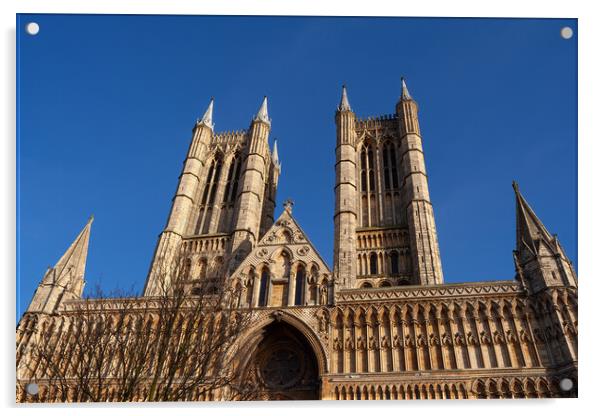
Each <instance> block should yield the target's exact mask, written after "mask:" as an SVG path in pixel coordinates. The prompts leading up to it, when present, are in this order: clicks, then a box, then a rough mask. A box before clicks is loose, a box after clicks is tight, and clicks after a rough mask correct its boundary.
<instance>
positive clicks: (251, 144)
mask: <svg viewBox="0 0 602 416" xmlns="http://www.w3.org/2000/svg"><path fill="white" fill-rule="evenodd" d="M213 105H214V100H213V99H211V101H210V102H209V106H208V108H207V110H206V111H205V113H204V115H203V117H202V118H201V119H200V120H197V122H196V124H195V127H194V128H193V135H192V140H191V144H190V147H189V149H188V153H187V156H186V159H185V160H184V167H183V169H182V173H181V175H180V180H179V184H178V188H177V191H176V195H175V196H174V198H173V202H172V208H171V212H170V214H169V217H168V220H167V225H166V226H165V229H164V230H163V232H162V233H161V235H160V236H159V241H158V243H157V248H156V250H155V255H154V258H153V261H152V264H151V268H150V271H149V275H148V278H147V281H146V286H145V289H144V294H145V295H147V296H152V295H158V294H161V293H162V292H163V291H164V290H165V289H166V288H168V287H169V286H170V283H171V281H172V279H173V278H174V276H176V275H177V276H180V277H181V278H183V279H184V282H185V283H186V285H188V286H190V287H191V289H193V288H194V287H195V284H196V283H197V282H200V281H201V280H203V279H212V281H216V282H217V281H219V280H220V279H223V278H225V276H226V275H227V274H228V272H229V271H230V270H231V268H232V267H235V265H236V264H237V263H239V262H240V258H244V256H245V255H246V253H248V252H250V250H251V248H252V247H253V246H254V244H256V242H257V241H258V240H259V238H260V234H261V231H262V230H263V231H265V230H266V229H267V228H269V227H270V226H271V225H272V223H273V222H274V205H275V199H276V188H277V185H278V176H279V174H280V169H281V167H280V161H279V160H278V154H277V150H276V149H275V148H274V152H273V153H272V152H270V148H269V145H268V135H269V131H270V126H271V122H270V119H269V118H268V113H267V98H264V100H263V102H262V104H261V107H260V109H259V112H258V113H257V115H256V116H255V117H254V118H253V121H252V122H251V126H250V127H249V129H248V130H238V131H227V132H215V131H214V123H213ZM260 226H261V227H260ZM241 256H242V257H241ZM233 265H234V266H233Z"/></svg>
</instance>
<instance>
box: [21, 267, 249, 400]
mask: <svg viewBox="0 0 602 416" xmlns="http://www.w3.org/2000/svg"><path fill="white" fill-rule="evenodd" d="M171 266H172V267H167V268H166V269H165V270H163V271H160V277H159V278H158V281H159V283H160V284H159V286H160V288H159V290H158V291H157V293H158V294H157V295H156V296H152V297H142V296H126V295H125V294H124V293H112V294H111V296H106V295H104V294H103V293H102V291H100V290H97V291H96V292H95V293H94V296H93V297H86V298H85V299H81V300H77V301H69V302H66V303H65V305H64V309H63V310H62V311H61V312H60V313H59V314H58V315H57V316H52V317H42V318H41V320H40V321H39V322H37V323H36V325H35V329H34V330H33V331H34V334H33V335H32V336H31V337H30V338H29V340H28V342H27V343H26V344H27V345H25V346H23V347H21V348H20V349H18V363H19V362H20V363H21V366H24V367H25V368H24V370H23V372H24V373H25V374H26V377H21V382H22V383H23V380H27V381H29V382H36V383H37V384H38V385H39V386H40V392H39V394H38V396H37V399H38V400H39V401H74V402H84V401H92V402H99V401H180V400H202V399H214V398H215V396H216V395H219V396H220V397H221V398H223V399H224V400H245V399H247V398H251V397H253V394H254V392H253V389H254V387H253V383H250V382H249V381H248V380H243V379H241V376H240V374H238V372H237V371H236V367H237V363H238V361H239V359H240V355H239V354H240V345H239V344H238V342H237V340H238V339H239V337H240V335H241V334H242V333H243V332H244V331H245V330H247V329H248V328H249V326H250V324H251V321H252V311H251V310H249V309H245V308H238V307H233V305H237V304H238V302H237V298H238V296H239V295H240V294H239V293H238V292H237V288H235V287H233V286H232V285H229V284H228V282H227V281H226V280H225V279H222V278H214V279H209V278H206V279H199V280H191V279H190V276H189V273H190V270H189V268H187V267H183V265H182V264H181V262H180V261H174V262H173V263H172V264H171ZM18 365H19V364H18ZM21 387H23V386H21Z"/></svg>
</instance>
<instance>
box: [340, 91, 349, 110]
mask: <svg viewBox="0 0 602 416" xmlns="http://www.w3.org/2000/svg"><path fill="white" fill-rule="evenodd" d="M338 110H339V111H351V106H350V105H349V99H348V98H347V87H345V85H343V94H342V96H341V103H340V104H339V108H338Z"/></svg>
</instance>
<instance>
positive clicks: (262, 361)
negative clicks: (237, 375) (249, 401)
mask: <svg viewBox="0 0 602 416" xmlns="http://www.w3.org/2000/svg"><path fill="white" fill-rule="evenodd" d="M256 335H257V336H254V337H253V341H254V342H253V343H252V344H251V345H250V346H249V347H250V351H249V359H248V361H247V363H246V366H245V371H244V373H245V376H244V377H245V379H247V380H249V381H251V382H252V383H253V384H254V385H255V386H256V388H257V390H256V392H254V393H253V394H254V395H255V397H253V400H318V399H320V377H319V365H318V360H317V358H316V354H315V352H314V350H313V348H312V346H311V345H310V343H309V342H308V340H307V338H306V337H305V335H304V334H303V333H301V331H300V330H299V329H297V328H296V327H295V326H293V325H291V324H290V323H288V322H286V321H285V320H274V321H273V322H271V323H269V324H268V325H266V326H264V327H263V328H261V329H260V330H259V332H258V333H257V334H256Z"/></svg>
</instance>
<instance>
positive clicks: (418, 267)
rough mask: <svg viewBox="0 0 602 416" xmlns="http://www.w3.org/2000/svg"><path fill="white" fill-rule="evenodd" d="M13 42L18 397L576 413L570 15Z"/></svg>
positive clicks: (45, 26)
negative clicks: (495, 402) (472, 402)
mask: <svg viewBox="0 0 602 416" xmlns="http://www.w3.org/2000/svg"><path fill="white" fill-rule="evenodd" d="M17 27H18V30H17V34H18V35H17V60H18V69H17V77H18V96H17V111H18V137H17V143H18V155H17V158H18V184H17V185H18V219H19V221H18V224H19V225H18V235H17V238H18V266H17V267H18V276H17V279H18V293H17V308H18V310H17V316H18V322H17V351H16V353H17V354H16V358H17V361H16V366H17V383H16V400H17V402H20V403H23V402H57V401H58V402H105V401H116V402H129V401H151V402H153V401H155V402H156V401H186V402H193V401H214V400H417V399H420V400H424V399H429V400H430V399H487V398H508V399H510V398H546V397H576V396H577V274H576V270H577V264H576V263H575V262H574V261H575V260H576V258H577V251H576V230H577V228H576V219H577V214H576V192H577V187H576V149H577V134H576V126H577V124H576V120H577V105H576V86H577V79H576V58H577V43H576V38H577V35H578V28H577V21H576V20H575V19H445V18H436V19H435V18H361V17H358V18H336V17H238V16H228V17H223V16H132V15H129V16H126V15H122V16H116V15H29V14H28V15H24V14H22V15H18V19H17ZM402 77H403V78H402ZM426 161H428V163H426ZM48 265H50V266H48Z"/></svg>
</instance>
